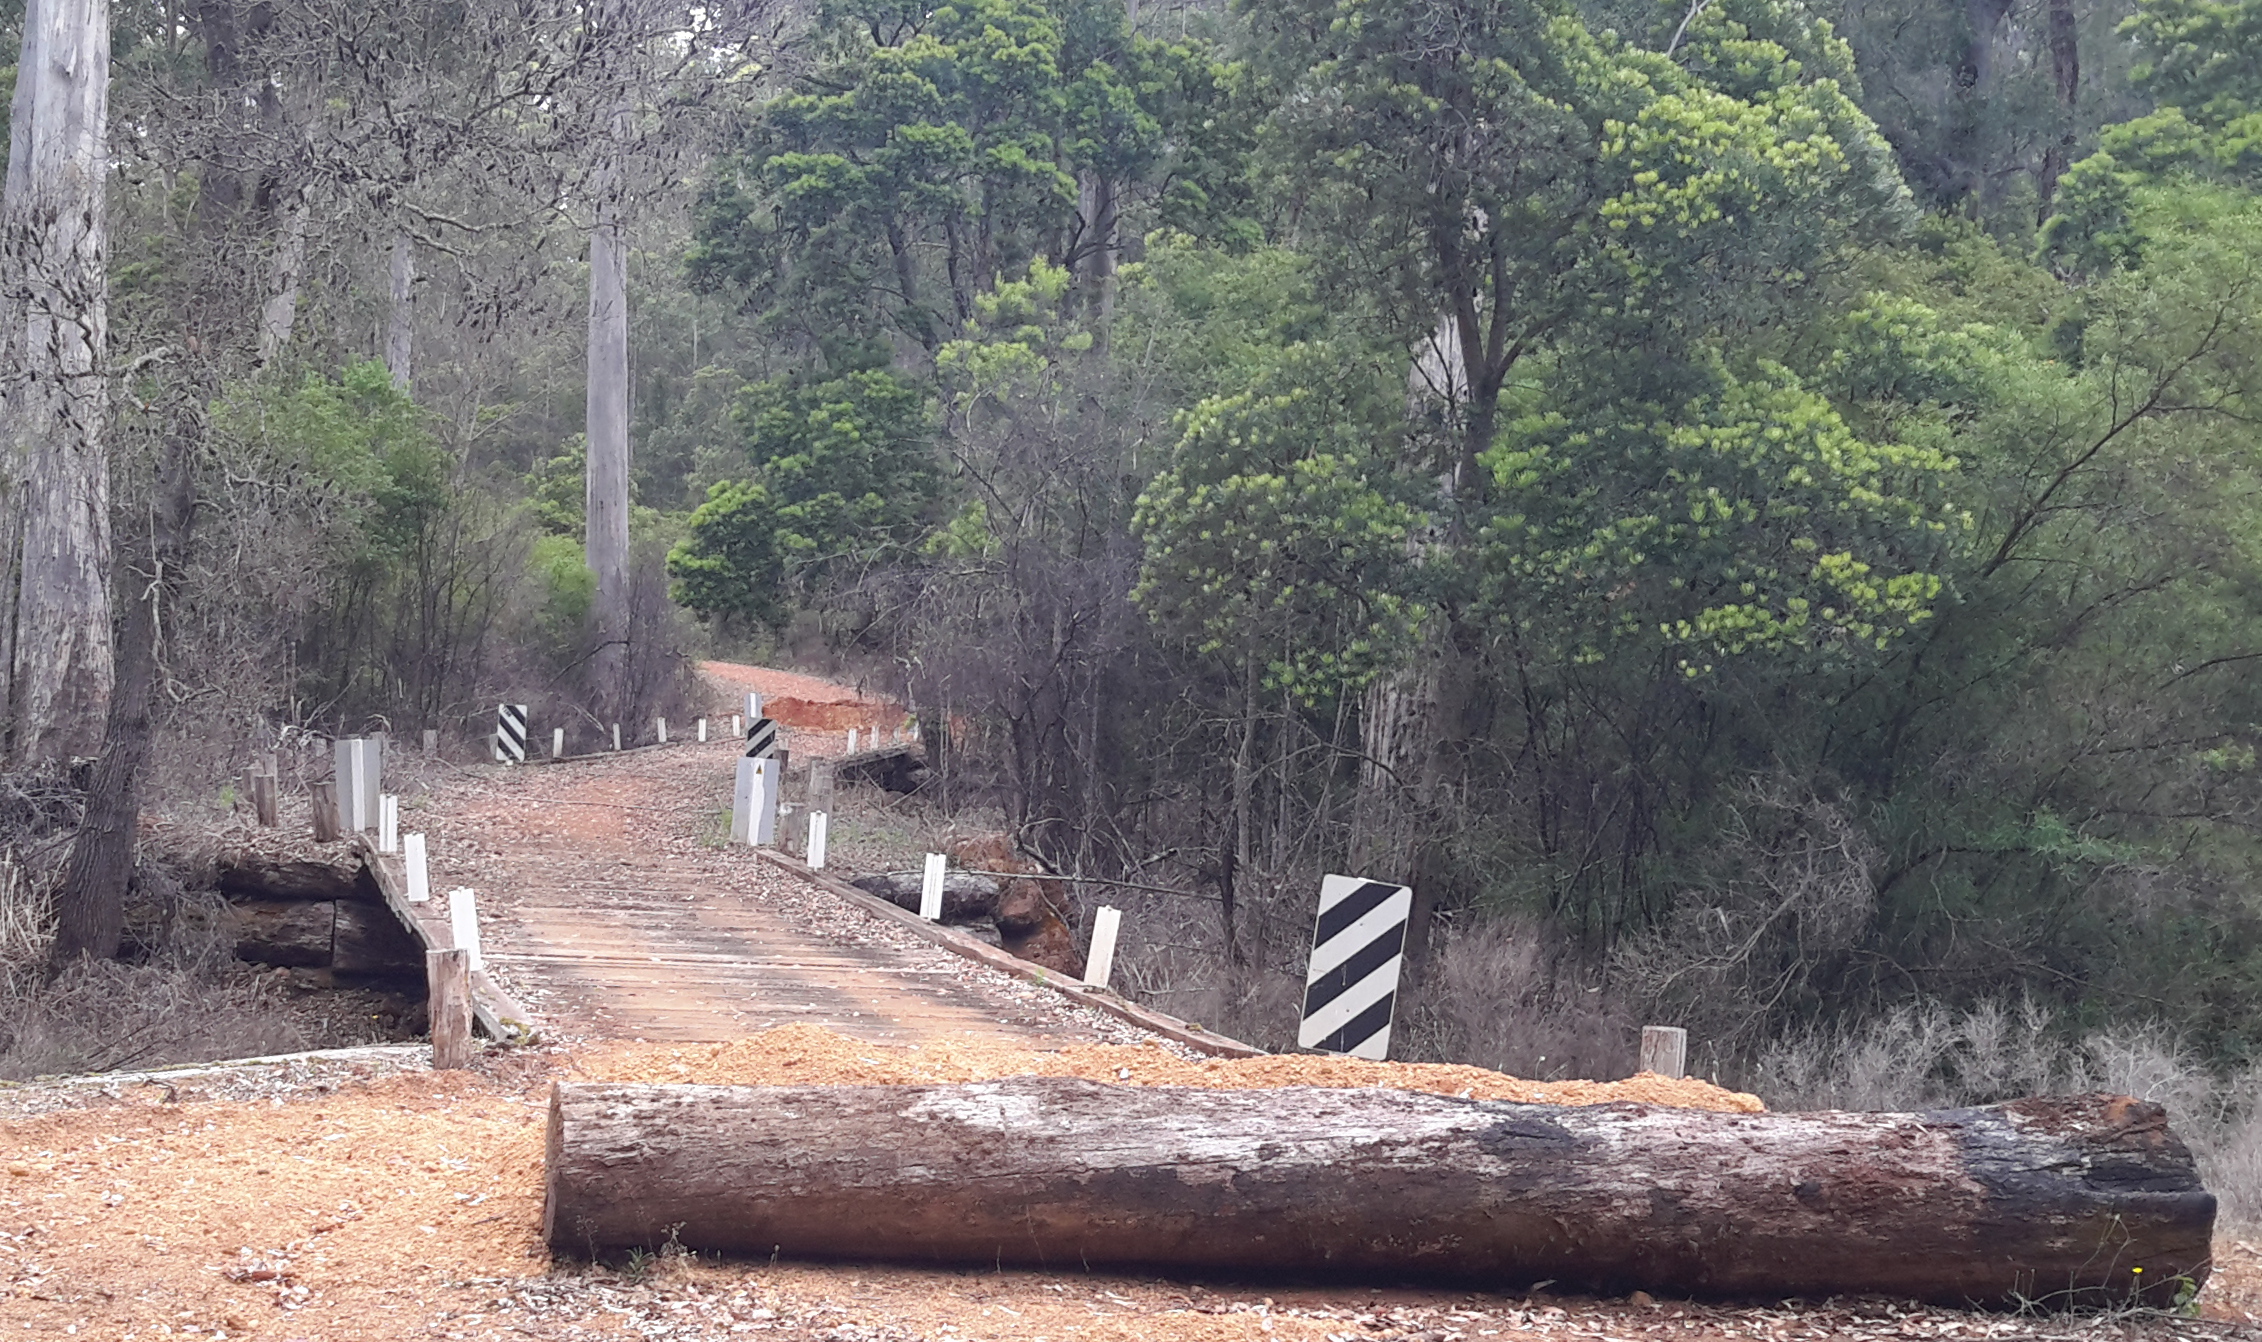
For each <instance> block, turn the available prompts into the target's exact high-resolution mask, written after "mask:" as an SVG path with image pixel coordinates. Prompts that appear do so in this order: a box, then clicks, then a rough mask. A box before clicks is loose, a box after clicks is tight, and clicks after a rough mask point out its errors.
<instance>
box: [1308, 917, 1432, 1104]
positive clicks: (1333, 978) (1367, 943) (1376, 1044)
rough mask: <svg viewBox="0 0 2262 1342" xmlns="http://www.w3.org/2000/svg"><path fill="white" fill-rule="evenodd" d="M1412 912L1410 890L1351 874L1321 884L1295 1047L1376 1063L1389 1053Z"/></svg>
mask: <svg viewBox="0 0 2262 1342" xmlns="http://www.w3.org/2000/svg"><path fill="white" fill-rule="evenodd" d="M1413 908H1414V890H1413V887H1412V886H1406V885H1392V884H1390V883H1389V882H1387V881H1362V880H1360V879H1359V878H1358V877H1356V876H1328V877H1325V878H1323V879H1322V880H1321V881H1320V902H1319V926H1318V927H1317V928H1316V929H1314V931H1313V932H1312V963H1311V968H1310V969H1309V970H1307V971H1306V972H1305V974H1304V1023H1303V1026H1302V1028H1300V1029H1298V1030H1297V1031H1296V1042H1297V1043H1298V1044H1300V1045H1302V1046H1303V1047H1305V1048H1316V1049H1325V1050H1326V1051H1328V1052H1330V1053H1348V1054H1350V1055H1351V1056H1353V1057H1356V1058H1372V1059H1374V1060H1375V1061H1377V1062H1380V1061H1382V1060H1383V1059H1384V1058H1386V1057H1388V1056H1389V1055H1390V1017H1391V1013H1392V1012H1393V1011H1394V1010H1395V1009H1396V1008H1397V1004H1398V970H1399V967H1400V965H1401V964H1403V963H1404V955H1403V952H1404V950H1405V948H1406V918H1407V915H1408V914H1410V913H1411V912H1412V911H1413Z"/></svg>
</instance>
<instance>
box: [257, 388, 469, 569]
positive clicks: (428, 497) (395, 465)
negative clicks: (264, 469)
mask: <svg viewBox="0 0 2262 1342" xmlns="http://www.w3.org/2000/svg"><path fill="white" fill-rule="evenodd" d="M213 428H214V430H215V432H217V433H219V434H221V435H223V436H225V437H227V438H229V439H232V440H234V441H237V442H241V443H246V444H254V445H256V446H257V448H258V449H259V450H260V452H261V453H262V455H263V456H264V457H265V458H266V460H267V463H268V464H269V465H270V466H271V467H272V468H274V469H277V470H281V471H292V472H304V473H306V474H307V475H308V476H310V477H311V478H313V479H314V480H317V481H319V482H321V483H322V484H323V485H325V486H327V487H329V488H331V489H334V490H336V491H338V492H339V493H341V494H343V495H344V496H346V497H348V498H351V499H354V500H356V501H359V502H361V503H363V504H364V505H365V506H366V507H367V508H368V509H369V512H368V513H367V515H366V517H365V520H364V528H363V533H362V534H363V536H364V538H365V542H366V543H367V544H368V545H370V546H372V547H375V548H378V549H381V550H384V551H387V552H391V553H399V552H401V551H403V550H405V549H406V548H407V547H408V546H409V545H411V544H413V543H414V541H415V539H416V538H417V536H418V535H419V534H421V532H422V531H423V529H424V528H426V527H427V526H429V525H430V524H431V522H432V521H433V519H434V518H436V517H437V516H438V515H440V514H441V513H443V512H445V511H446V509H447V507H448V505H449V502H450V498H451V488H452V482H451V474H452V470H453V463H452V462H451V461H450V460H449V459H448V456H447V454H446V453H445V452H443V451H442V450H441V449H440V447H439V445H438V443H437V442H435V441H434V439H433V437H432V435H431V433H430V431H429V429H428V428H427V426H426V424H425V422H424V418H423V414H422V412H421V411H419V410H418V409H417V407H416V403H415V402H414V401H411V400H410V399H409V398H408V396H407V395H406V394H404V393H403V392H401V391H400V390H398V389H397V388H395V387H394V386H393V382H392V376H391V374H389V373H388V372H386V370H385V366H384V365H383V364H381V363H378V362H376V361H375V360H370V361H367V362H362V363H354V364H348V365H347V366H346V367H345V368H344V369H342V370H340V372H339V373H338V375H337V376H336V377H334V378H333V377H327V376H324V375H322V374H318V373H309V374H308V375H307V376H306V377H305V378H304V379H303V380H301V381H300V382H299V383H298V385H297V386H295V387H290V388H281V387H274V386H269V385H266V384H258V385H255V386H252V387H248V388H239V389H237V390H236V391H235V392H234V393H233V394H231V395H230V396H228V397H227V398H225V399H223V400H222V401H221V402H220V403H219V404H217V405H215V406H214V407H213Z"/></svg>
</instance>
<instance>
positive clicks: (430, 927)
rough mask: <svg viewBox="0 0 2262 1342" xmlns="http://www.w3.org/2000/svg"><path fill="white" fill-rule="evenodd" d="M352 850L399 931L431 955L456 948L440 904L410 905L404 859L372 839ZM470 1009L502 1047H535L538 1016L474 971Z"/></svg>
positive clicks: (363, 837)
mask: <svg viewBox="0 0 2262 1342" xmlns="http://www.w3.org/2000/svg"><path fill="white" fill-rule="evenodd" d="M353 845H354V849H355V851H357V852H359V853H360V854H361V860H362V861H363V862H365V863H367V864H368V866H369V873H370V875H371V876H373V877H375V878H376V881H377V889H378V890H379V891H381V892H382V893H383V894H384V896H385V907H387V908H389V909H391V910H392V911H393V916H394V917H396V918H398V919H400V920H401V926H403V927H405V928H407V929H408V930H410V931H411V932H414V933H415V934H416V939H417V940H418V941H421V942H423V943H424V949H425V950H427V951H435V950H452V949H454V947H455V932H454V929H453V928H451V927H450V926H449V925H448V919H447V916H446V915H445V914H443V913H441V912H439V909H438V903H439V901H437V900H429V901H426V902H425V903H422V904H411V903H409V902H408V873H407V871H406V870H404V869H403V867H402V865H401V859H400V858H399V857H398V856H397V855H395V854H392V853H380V852H378V851H377V844H376V840H375V836H373V835H368V834H356V835H354V836H353ZM471 1009H472V1014H473V1015H474V1016H476V1017H477V1018H478V1021H479V1026H480V1028H481V1029H483V1030H485V1031H486V1032H487V1035H488V1037H489V1038H491V1039H497V1040H501V1041H502V1042H504V1043H510V1044H521V1043H531V1042H533V1040H534V1037H535V1035H536V1033H537V1031H538V1029H539V1022H538V1021H537V1020H536V1018H535V1015H534V1013H533V1012H531V1011H528V1010H527V1009H526V1008H525V1007H524V1006H522V1005H520V1004H519V1002H518V1000H517V999H516V998H514V997H512V996H511V995H510V994H509V993H508V992H506V991H504V990H503V986H502V985H501V984H499V983H497V982H495V979H494V976H493V975H491V974H489V973H488V972H487V971H486V970H484V969H476V970H473V971H472V972H471Z"/></svg>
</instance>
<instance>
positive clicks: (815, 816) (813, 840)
mask: <svg viewBox="0 0 2262 1342" xmlns="http://www.w3.org/2000/svg"><path fill="white" fill-rule="evenodd" d="M831 823H832V822H831V821H830V819H828V818H827V817H826V815H825V813H824V812H823V811H811V812H810V813H809V854H808V862H809V870H811V871H823V870H824V869H825V839H826V837H827V836H826V830H827V829H829V828H830V827H831Z"/></svg>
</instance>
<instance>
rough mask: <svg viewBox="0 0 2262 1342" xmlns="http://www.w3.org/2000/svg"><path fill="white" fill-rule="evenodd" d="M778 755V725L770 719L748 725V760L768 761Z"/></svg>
mask: <svg viewBox="0 0 2262 1342" xmlns="http://www.w3.org/2000/svg"><path fill="white" fill-rule="evenodd" d="M777 753H778V725H777V723H775V722H773V721H771V720H770V719H768V718H756V719H754V720H753V721H752V722H749V723H747V724H746V758H748V759H750V760H766V759H768V758H769V757H770V756H772V755H775V754H777Z"/></svg>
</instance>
